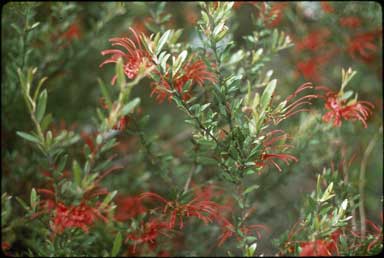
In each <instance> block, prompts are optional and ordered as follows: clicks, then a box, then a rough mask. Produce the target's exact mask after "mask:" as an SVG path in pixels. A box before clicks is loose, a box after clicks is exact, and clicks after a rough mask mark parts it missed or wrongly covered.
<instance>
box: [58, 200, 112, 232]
mask: <svg viewBox="0 0 384 258" xmlns="http://www.w3.org/2000/svg"><path fill="white" fill-rule="evenodd" d="M97 217H98V218H101V219H102V220H104V222H106V221H107V219H106V218H105V217H104V216H102V215H101V214H100V212H99V211H98V210H97V209H95V208H93V207H91V206H88V205H86V204H85V203H81V204H80V205H78V206H66V205H64V204H63V203H58V204H57V205H56V209H55V216H54V218H53V220H52V221H53V224H52V227H53V231H54V232H56V233H59V234H60V233H62V232H63V231H64V229H66V228H81V229H82V230H83V231H84V232H86V233H88V231H89V226H90V225H92V224H93V223H94V222H95V220H96V218H97Z"/></svg>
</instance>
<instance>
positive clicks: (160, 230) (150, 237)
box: [126, 219, 169, 254]
mask: <svg viewBox="0 0 384 258" xmlns="http://www.w3.org/2000/svg"><path fill="white" fill-rule="evenodd" d="M167 231H168V227H167V224H166V223H165V222H162V221H159V220H156V219H154V220H151V221H149V222H146V223H144V222H142V223H141V224H140V227H139V228H138V229H137V230H136V231H134V232H132V233H130V234H128V236H127V238H126V240H131V241H133V249H132V253H133V254H135V253H136V246H137V245H138V244H147V245H148V247H149V248H150V249H151V250H154V249H155V248H156V246H157V238H158V237H159V236H160V235H164V236H167V237H169V236H168V235H167V233H166V232H167Z"/></svg>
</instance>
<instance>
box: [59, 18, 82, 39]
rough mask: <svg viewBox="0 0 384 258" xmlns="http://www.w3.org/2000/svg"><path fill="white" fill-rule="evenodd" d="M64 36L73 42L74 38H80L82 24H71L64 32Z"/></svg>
mask: <svg viewBox="0 0 384 258" xmlns="http://www.w3.org/2000/svg"><path fill="white" fill-rule="evenodd" d="M62 37H63V38H65V39H66V40H67V41H68V42H71V41H72V40H73V39H79V38H80V37H81V31H80V26H79V25H78V23H76V22H75V23H73V24H71V25H70V26H69V27H68V29H67V30H66V31H65V32H64V34H63V36H62Z"/></svg>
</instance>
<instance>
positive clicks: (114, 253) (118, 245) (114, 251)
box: [111, 232, 122, 256]
mask: <svg viewBox="0 0 384 258" xmlns="http://www.w3.org/2000/svg"><path fill="white" fill-rule="evenodd" d="M121 243H122V236H121V233H120V232H119V233H117V235H116V237H115V241H113V247H112V251H111V256H117V254H118V253H119V251H120V248H121Z"/></svg>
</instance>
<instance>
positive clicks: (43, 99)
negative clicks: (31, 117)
mask: <svg viewBox="0 0 384 258" xmlns="http://www.w3.org/2000/svg"><path fill="white" fill-rule="evenodd" d="M47 97H48V94H47V89H45V90H43V91H42V92H41V93H40V95H39V99H38V100H37V108H36V118H37V121H39V122H41V119H43V116H44V114H45V109H46V107H47Z"/></svg>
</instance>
